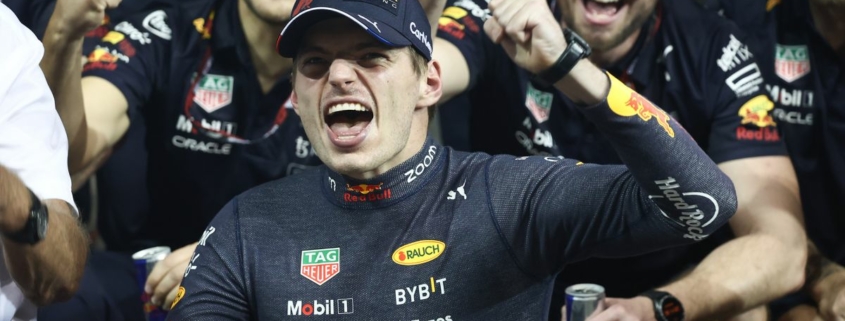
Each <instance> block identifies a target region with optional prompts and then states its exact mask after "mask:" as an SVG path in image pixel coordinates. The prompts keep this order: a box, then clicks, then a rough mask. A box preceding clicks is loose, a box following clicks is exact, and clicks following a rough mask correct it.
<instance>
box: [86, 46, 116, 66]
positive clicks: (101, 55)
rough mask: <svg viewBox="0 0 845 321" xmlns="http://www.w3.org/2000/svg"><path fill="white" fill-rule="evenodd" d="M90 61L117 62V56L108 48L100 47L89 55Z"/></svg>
mask: <svg viewBox="0 0 845 321" xmlns="http://www.w3.org/2000/svg"><path fill="white" fill-rule="evenodd" d="M88 62H102V63H114V62H117V56H115V55H112V54H111V53H110V52H109V51H108V50H106V49H100V48H98V49H94V51H92V52H91V54H89V55H88Z"/></svg>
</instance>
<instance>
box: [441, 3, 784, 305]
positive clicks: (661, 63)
mask: <svg viewBox="0 0 845 321" xmlns="http://www.w3.org/2000/svg"><path fill="white" fill-rule="evenodd" d="M553 10H557V9H556V8H555V9H553ZM488 14H489V11H488V10H487V7H486V2H485V1H483V0H477V1H472V0H451V1H449V2H448V3H447V8H446V9H445V11H444V14H443V16H442V17H441V18H440V23H439V31H438V37H441V38H443V39H445V40H447V41H449V42H451V43H452V44H454V45H455V46H456V47H457V48H458V49H459V50H460V51H461V52H462V53H463V55H464V57H466V61H467V63H468V67H469V70H470V84H469V89H468V91H467V92H466V93H465V94H464V95H466V96H465V97H461V96H457V97H456V99H458V101H459V102H461V101H468V102H469V104H468V105H467V104H466V103H451V102H450V103H446V104H444V105H443V106H442V108H440V112H441V119H443V120H444V125H443V126H442V127H443V130H444V133H443V137H444V143H446V144H450V145H457V146H461V145H463V146H466V145H469V147H470V149H471V150H473V151H484V152H488V153H507V154H513V155H532V154H537V155H544V154H548V155H562V156H565V157H572V158H577V159H581V160H585V161H587V162H593V163H603V164H617V163H620V159H619V157H618V155H617V154H616V153H615V152H614V150H613V149H612V148H611V146H610V144H609V141H608V140H607V139H605V137H604V136H603V135H602V134H601V133H600V132H599V131H598V130H597V129H596V127H595V126H594V125H592V124H591V123H589V122H587V121H586V119H585V118H584V117H583V116H582V115H581V114H579V113H578V112H577V107H576V106H574V105H573V104H572V102H571V101H569V100H568V99H567V98H566V97H564V95H562V94H561V93H560V92H558V91H557V90H555V89H553V88H543V87H540V86H539V85H538V84H535V83H532V82H531V81H530V74H529V73H528V72H527V71H525V70H523V69H521V68H519V67H518V66H516V65H515V64H514V63H513V62H512V61H511V60H510V58H509V57H508V56H507V55H506V53H505V52H504V50H503V49H502V48H501V47H500V46H499V45H496V44H494V43H492V42H491V41H490V39H489V38H488V37H487V36H486V35H485V34H484V31H483V28H482V26H483V20H484V18H485V17H486V16H487V15H488ZM744 41H745V37H744V36H743V34H742V33H741V32H740V31H739V29H738V28H737V27H736V26H735V25H733V24H731V23H729V22H727V21H725V20H724V19H723V18H721V17H719V16H718V15H716V14H714V13H706V12H704V10H702V8H701V7H699V6H697V5H696V4H695V3H694V2H693V1H661V2H659V3H658V6H657V9H656V12H655V14H654V15H653V16H652V17H651V18H650V19H649V20H648V21H647V22H646V23H645V24H644V26H643V28H642V30H641V32H640V37H639V38H638V39H637V42H636V44H635V45H634V48H633V50H631V52H630V53H629V54H628V55H626V56H625V57H623V58H622V59H621V60H620V62H618V63H617V64H615V65H613V66H608V70H609V71H610V72H611V73H613V74H615V75H617V76H618V77H619V78H620V79H622V80H623V81H625V82H626V83H627V84H628V85H629V86H631V87H632V88H634V89H636V90H637V91H638V92H639V93H641V94H642V95H643V96H645V97H647V98H648V99H650V100H652V101H654V102H655V103H656V104H657V105H659V106H661V107H662V108H664V109H665V110H666V111H667V112H669V114H670V115H671V116H672V117H673V119H675V120H677V121H678V123H680V124H682V125H683V126H684V128H685V129H686V130H687V131H688V132H689V134H690V135H691V136H692V137H693V138H694V139H695V141H696V142H697V143H698V145H699V146H701V148H702V149H704V150H705V151H706V152H707V153H708V155H709V156H710V157H711V158H712V159H713V160H714V161H715V162H716V163H721V162H726V161H730V160H735V159H742V158H747V157H756V156H769V155H784V154H785V148H784V146H783V143H782V141H781V139H780V135H779V133H778V131H777V128H776V126H775V123H774V120H773V118H772V113H771V111H772V110H771V108H772V105H771V101H770V100H769V99H768V98H767V96H766V95H765V94H766V91H765V84H764V80H763V76H762V74H761V71H760V66H759V65H758V64H757V63H756V61H755V57H754V55H753V54H752V53H751V52H750V51H749V49H748V47H747V46H746V45H745V43H744ZM452 115H456V116H455V117H454V118H450V117H452ZM642 116H643V117H648V116H647V115H645V114H642ZM461 117H463V118H464V119H467V118H468V119H469V123H466V122H463V123H461V122H462V121H465V120H461V119H460V118H461ZM453 119H454V120H453ZM451 131H455V132H456V133H455V134H451ZM455 137H469V140H468V141H454V140H452V141H450V140H449V139H450V138H455ZM638 143H639V144H643V145H651V144H653V142H649V141H642V142H638ZM730 237H731V236H730V231H729V230H727V229H725V230H724V231H722V233H720V235H717V236H716V237H713V238H712V239H711V240H710V241H709V242H705V244H699V245H696V247H683V248H672V249H667V250H664V251H659V252H655V253H651V254H648V255H644V256H640V257H636V258H630V259H592V260H588V261H585V262H579V263H576V264H572V265H570V266H568V267H567V269H566V271H564V273H562V274H561V276H560V277H559V280H558V282H559V285H558V288H557V289H558V290H559V291H558V292H557V293H556V294H557V295H556V296H555V300H554V301H553V302H554V303H553V304H552V314H553V315H552V316H551V317H550V319H555V317H556V316H555V314H559V312H558V311H557V310H558V307H560V306H561V305H562V304H563V288H565V286H566V285H568V284H573V283H582V282H593V283H599V284H602V285H604V286H605V288H606V289H607V290H608V294H609V295H613V296H633V295H636V294H638V293H641V292H642V291H644V290H646V289H649V288H653V287H655V286H658V285H660V284H664V283H666V282H669V281H670V280H672V279H673V278H674V277H675V276H676V275H677V274H678V273H680V272H681V271H683V270H684V269H686V268H688V267H689V265H690V264H691V262H696V261H698V260H700V259H701V258H702V257H703V256H704V255H706V253H707V252H709V250H710V249H712V248H714V247H715V246H718V244H719V243H720V242H721V241H724V240H725V239H729V238H730ZM699 247H700V248H699ZM558 320H559V318H558Z"/></svg>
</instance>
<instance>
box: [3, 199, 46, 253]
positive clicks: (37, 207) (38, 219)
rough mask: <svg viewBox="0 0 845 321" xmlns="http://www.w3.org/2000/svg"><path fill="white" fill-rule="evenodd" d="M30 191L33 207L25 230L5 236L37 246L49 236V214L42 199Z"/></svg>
mask: <svg viewBox="0 0 845 321" xmlns="http://www.w3.org/2000/svg"><path fill="white" fill-rule="evenodd" d="M27 191H29V195H30V199H31V205H30V207H29V218H28V219H27V221H26V224H24V226H23V228H22V229H21V230H19V231H16V232H14V233H8V234H5V235H4V236H6V238H8V239H10V240H12V241H15V242H17V243H23V244H30V245H32V244H35V243H38V242H39V241H41V240H43V239H44V238H45V237H46V236H47V225H48V224H47V223H48V216H49V215H48V213H47V206H44V203H42V202H41V199H39V198H38V196H36V195H35V193H33V192H32V190H30V189H27Z"/></svg>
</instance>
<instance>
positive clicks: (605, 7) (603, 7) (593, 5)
mask: <svg viewBox="0 0 845 321" xmlns="http://www.w3.org/2000/svg"><path fill="white" fill-rule="evenodd" d="M586 7H587V12H589V13H591V14H594V15H595V14H601V15H607V16H612V15H614V14H616V11H617V10H618V8H617V7H616V3H598V2H595V1H590V0H587V1H586Z"/></svg>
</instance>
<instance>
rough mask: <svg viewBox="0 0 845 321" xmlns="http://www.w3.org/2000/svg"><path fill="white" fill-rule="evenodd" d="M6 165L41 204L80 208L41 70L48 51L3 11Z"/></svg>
mask: <svg viewBox="0 0 845 321" xmlns="http://www.w3.org/2000/svg"><path fill="white" fill-rule="evenodd" d="M0 26H2V27H0V28H2V30H3V32H2V33H0V42H2V43H4V44H6V45H7V46H8V48H13V50H4V51H2V52H0V70H3V77H0V165H2V166H4V167H6V168H7V169H9V170H11V171H12V172H14V173H15V174H16V175H18V177H19V178H20V179H21V180H22V181H23V183H24V185H26V186H27V187H28V188H29V189H31V190H32V191H33V192H34V193H35V194H36V195H38V197H39V198H41V199H60V200H63V201H65V202H67V203H68V204H71V205H72V206H73V207H74V208H75V207H76V205H74V202H73V197H72V195H71V182H70V175H69V174H68V169H67V149H68V143H67V134H66V133H65V130H64V127H63V126H62V122H61V119H60V118H59V115H58V113H57V112H56V104H55V101H54V99H53V95H52V93H51V92H50V87H48V86H47V81H46V79H45V78H44V73H43V72H42V71H41V68H40V67H39V65H38V64H39V63H40V61H41V57H42V56H43V55H44V47H43V46H42V45H41V43H40V42H39V41H38V39H37V38H36V37H35V35H34V34H33V33H32V32H31V31H30V30H28V29H26V28H25V27H24V26H23V25H21V24H20V23H19V22H18V20H17V18H15V16H14V15H13V14H12V12H11V11H10V10H9V9H8V8H6V7H5V6H3V5H0Z"/></svg>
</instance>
